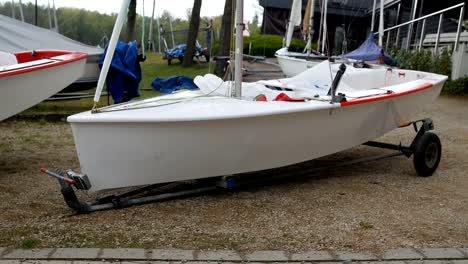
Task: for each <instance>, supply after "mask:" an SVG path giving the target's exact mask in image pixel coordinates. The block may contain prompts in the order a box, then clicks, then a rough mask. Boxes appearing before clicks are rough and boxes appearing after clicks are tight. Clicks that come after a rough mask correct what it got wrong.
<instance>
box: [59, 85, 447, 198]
mask: <svg viewBox="0 0 468 264" xmlns="http://www.w3.org/2000/svg"><path fill="white" fill-rule="evenodd" d="M444 81H445V80H438V81H434V82H432V83H426V84H425V85H424V84H421V82H419V83H415V84H414V85H415V86H414V87H413V88H414V89H413V88H412V90H411V92H404V93H401V94H393V95H388V96H387V95H383V96H377V97H365V98H363V99H360V100H356V101H349V102H343V103H334V104H330V103H329V102H318V101H317V102H315V101H310V102H304V103H285V102H263V103H260V102H242V101H241V100H235V99H225V100H224V101H221V102H212V103H210V102H205V103H203V104H200V105H191V104H192V103H191V102H187V103H186V105H179V106H178V109H179V110H180V109H181V108H183V107H187V109H192V110H194V111H197V107H202V108H200V111H203V109H211V110H214V109H219V110H220V111H222V109H225V108H228V110H227V111H229V110H231V109H229V107H232V108H236V109H239V111H240V112H241V113H240V114H238V115H232V113H231V115H230V116H226V117H225V118H219V117H214V118H198V120H196V119H184V118H181V119H170V118H169V117H168V118H167V119H166V120H163V119H159V120H156V119H154V118H153V119H152V117H151V116H154V115H152V114H150V113H147V115H146V117H141V118H140V119H133V120H131V119H130V118H129V116H130V115H131V112H132V111H145V109H142V110H129V111H125V112H127V113H126V115H125V116H121V115H119V114H118V112H114V113H102V114H96V115H95V116H94V117H93V115H92V114H90V113H82V114H79V115H76V116H72V117H70V118H69V120H68V121H69V122H70V123H71V126H72V130H73V135H74V138H75V143H76V148H77V152H78V157H79V160H80V164H81V170H82V172H83V173H85V174H87V175H88V176H89V178H90V180H91V183H92V189H91V191H98V190H101V189H110V188H118V187H128V186H136V185H145V184H155V183H164V182H174V181H184V180H193V179H200V178H208V177H214V176H222V175H231V174H238V173H244V172H252V171H259V170H264V169H270V168H276V167H281V166H286V165H291V164H295V163H299V162H303V161H307V160H311V159H315V158H319V157H322V156H325V155H329V154H332V153H336V152H339V151H342V150H345V149H348V148H351V147H353V146H356V145H360V144H362V143H364V142H366V141H369V140H372V139H375V138H377V137H380V136H382V135H383V134H385V133H387V132H389V131H391V130H393V129H395V128H397V127H398V126H399V125H400V124H402V123H403V122H407V121H410V120H411V118H412V116H413V114H415V113H417V112H418V111H420V110H421V108H422V106H423V105H425V104H427V103H428V102H432V101H434V100H435V98H436V97H437V96H438V95H439V93H440V91H441V89H442V85H443V82H444ZM418 102H424V103H418ZM262 104H265V105H264V108H262V110H259V111H260V112H259V113H258V114H248V115H244V114H242V112H243V110H242V107H245V108H249V107H262ZM268 104H272V105H268ZM270 106H271V107H270ZM266 108H268V109H270V108H271V109H274V110H272V111H269V110H268V111H267V110H265V109H266ZM174 109H175V108H174ZM152 110H154V109H152ZM167 110H168V111H171V109H167ZM159 111H165V110H164V109H159ZM181 111H182V110H181ZM182 112H183V111H182ZM246 112H249V110H246ZM250 112H252V111H250ZM141 113H142V112H141ZM109 114H110V115H109ZM99 115H101V116H99ZM106 115H107V117H106ZM138 115H139V116H141V115H140V114H138ZM112 116H113V117H112Z"/></svg>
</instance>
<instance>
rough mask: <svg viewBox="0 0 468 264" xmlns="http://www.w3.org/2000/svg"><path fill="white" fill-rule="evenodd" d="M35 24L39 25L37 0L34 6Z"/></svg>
mask: <svg viewBox="0 0 468 264" xmlns="http://www.w3.org/2000/svg"><path fill="white" fill-rule="evenodd" d="M34 25H36V26H37V0H36V5H35V8H34Z"/></svg>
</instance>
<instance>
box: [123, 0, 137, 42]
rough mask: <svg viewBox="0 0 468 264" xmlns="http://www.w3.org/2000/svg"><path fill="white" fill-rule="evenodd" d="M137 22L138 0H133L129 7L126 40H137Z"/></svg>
mask: <svg viewBox="0 0 468 264" xmlns="http://www.w3.org/2000/svg"><path fill="white" fill-rule="evenodd" d="M135 23H136V0H131V1H130V5H129V7H128V18H127V32H126V34H125V41H126V42H130V41H134V40H135Z"/></svg>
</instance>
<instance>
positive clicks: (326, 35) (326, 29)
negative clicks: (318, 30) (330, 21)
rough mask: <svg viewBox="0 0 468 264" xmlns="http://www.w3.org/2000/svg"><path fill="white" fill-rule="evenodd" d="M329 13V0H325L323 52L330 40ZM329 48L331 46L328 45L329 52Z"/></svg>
mask: <svg viewBox="0 0 468 264" xmlns="http://www.w3.org/2000/svg"><path fill="white" fill-rule="evenodd" d="M327 13H328V0H325V4H324V7H323V37H322V53H324V52H325V44H326V42H327V41H328V28H327ZM328 49H330V47H327V53H329V51H328Z"/></svg>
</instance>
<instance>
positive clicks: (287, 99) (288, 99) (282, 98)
mask: <svg viewBox="0 0 468 264" xmlns="http://www.w3.org/2000/svg"><path fill="white" fill-rule="evenodd" d="M273 101H285V102H304V101H305V99H303V98H291V97H289V96H288V95H287V94H285V93H280V94H279V95H278V96H276V98H275V100H273Z"/></svg>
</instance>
